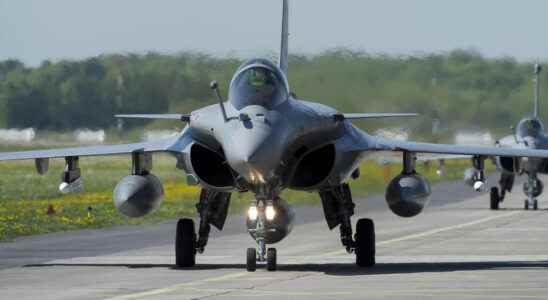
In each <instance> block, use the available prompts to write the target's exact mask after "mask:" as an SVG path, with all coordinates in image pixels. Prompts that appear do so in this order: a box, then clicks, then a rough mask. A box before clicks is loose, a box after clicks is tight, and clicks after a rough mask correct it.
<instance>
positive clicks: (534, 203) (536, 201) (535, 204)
mask: <svg viewBox="0 0 548 300" xmlns="http://www.w3.org/2000/svg"><path fill="white" fill-rule="evenodd" d="M533 210H538V200H537V199H535V201H533Z"/></svg>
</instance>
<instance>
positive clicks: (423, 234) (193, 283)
mask: <svg viewBox="0 0 548 300" xmlns="http://www.w3.org/2000/svg"><path fill="white" fill-rule="evenodd" d="M520 213H522V212H521V211H512V212H509V213H505V214H500V215H495V216H490V217H486V218H482V219H479V220H475V221H471V222H467V223H463V224H458V225H453V226H447V227H442V228H438V229H433V230H428V231H425V232H421V233H416V234H411V235H407V236H403V237H399V238H394V239H389V240H386V241H381V242H378V243H377V246H384V245H389V244H393V243H398V242H402V241H408V240H412V239H418V238H423V237H427V236H431V235H435V234H438V233H442V232H447V231H452V230H458V229H462V228H466V227H470V226H474V225H479V224H482V223H486V222H489V221H493V220H496V219H501V218H505V217H511V216H513V215H517V214H520ZM343 253H345V250H338V251H333V252H328V253H324V254H320V255H316V256H315V257H325V256H331V255H338V254H343ZM297 261H298V260H297ZM248 274H250V273H248V272H237V273H230V274H225V275H223V276H219V277H214V278H208V279H202V280H196V281H191V282H186V283H181V284H177V285H173V286H169V287H165V288H159V289H152V290H148V291H144V292H139V293H134V294H127V295H120V296H115V297H112V298H107V299H105V300H130V299H140V298H144V297H150V296H157V295H161V294H167V293H172V292H175V291H177V290H182V289H188V288H193V287H195V286H197V285H201V284H204V283H211V282H219V281H225V280H230V279H236V278H240V277H244V276H246V275H248ZM227 291H228V292H230V289H227Z"/></svg>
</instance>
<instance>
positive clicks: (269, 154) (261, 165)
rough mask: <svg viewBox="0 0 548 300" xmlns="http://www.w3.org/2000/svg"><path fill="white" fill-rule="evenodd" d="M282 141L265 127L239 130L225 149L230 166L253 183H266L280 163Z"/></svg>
mask: <svg viewBox="0 0 548 300" xmlns="http://www.w3.org/2000/svg"><path fill="white" fill-rule="evenodd" d="M282 150H283V149H280V141H277V140H276V138H275V135H274V133H273V132H272V131H271V130H269V129H265V128H254V129H251V130H250V129H244V130H238V132H236V133H235V134H234V135H233V136H232V138H231V139H230V142H229V143H228V144H227V145H225V147H224V151H225V154H226V157H227V161H228V163H229V164H230V166H231V167H232V168H233V169H234V170H235V171H236V172H238V173H239V174H240V175H242V176H243V177H244V178H246V180H248V181H249V182H252V183H258V182H261V183H264V182H263V181H268V179H269V178H271V177H272V176H273V175H274V170H275V169H276V168H277V167H278V165H279V163H280V157H281V152H282Z"/></svg>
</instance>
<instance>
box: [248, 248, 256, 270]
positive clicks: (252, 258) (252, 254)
mask: <svg viewBox="0 0 548 300" xmlns="http://www.w3.org/2000/svg"><path fill="white" fill-rule="evenodd" d="M246 268H247V271H248V272H255V270H256V269H257V252H256V250H255V248H247V262H246Z"/></svg>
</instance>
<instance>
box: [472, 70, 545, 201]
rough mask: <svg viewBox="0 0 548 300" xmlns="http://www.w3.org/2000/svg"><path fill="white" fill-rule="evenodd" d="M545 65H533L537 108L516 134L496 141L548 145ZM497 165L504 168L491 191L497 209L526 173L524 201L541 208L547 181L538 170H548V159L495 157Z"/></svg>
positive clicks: (525, 146)
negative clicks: (542, 101) (543, 115)
mask: <svg viewBox="0 0 548 300" xmlns="http://www.w3.org/2000/svg"><path fill="white" fill-rule="evenodd" d="M541 70H542V68H541V66H540V65H539V64H538V63H537V64H535V65H534V68H533V76H534V83H535V87H534V109H533V114H532V116H530V117H525V118H523V119H522V120H520V121H519V123H518V124H517V126H516V127H515V129H514V134H512V135H510V136H506V137H504V138H502V139H500V140H499V141H497V142H496V145H497V146H499V147H502V148H514V149H543V150H546V149H548V135H546V133H545V132H544V124H543V123H542V121H541V120H540V116H539V90H540V84H539V76H540V72H541ZM495 161H496V165H497V167H498V169H499V170H500V171H501V175H500V180H499V187H500V189H499V187H496V186H494V187H492V188H491V191H490V196H491V197H490V207H491V209H493V210H497V209H499V205H500V203H501V202H502V201H503V200H504V197H505V195H506V192H511V191H512V187H513V185H514V179H515V177H516V175H526V176H527V180H526V181H525V182H524V183H523V192H524V193H525V195H526V196H527V199H525V201H524V208H525V209H530V208H531V209H533V210H537V209H538V200H537V197H538V196H540V194H542V191H543V189H544V185H543V184H542V181H540V180H539V179H538V174H546V173H548V160H546V159H542V158H538V157H522V158H514V157H506V156H499V157H496V158H495ZM468 174H469V176H468V177H469V178H468V182H472V181H474V180H473V179H472V178H473V177H474V176H475V175H474V172H468Z"/></svg>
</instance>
